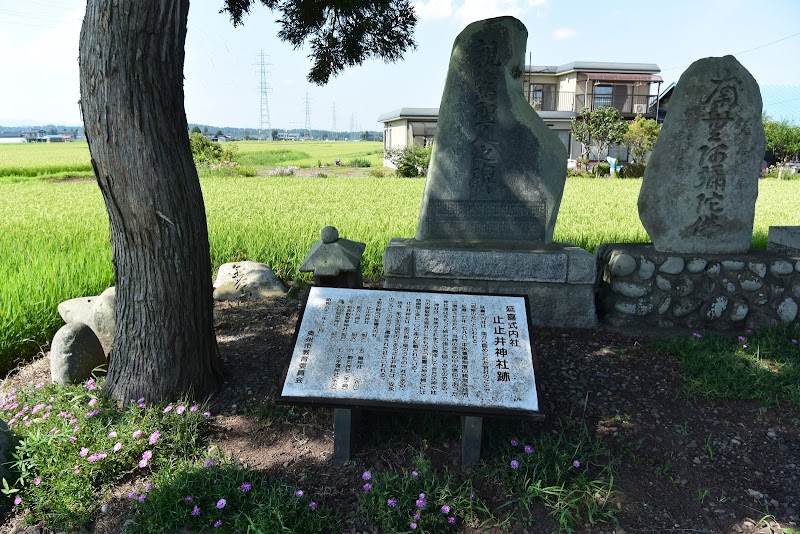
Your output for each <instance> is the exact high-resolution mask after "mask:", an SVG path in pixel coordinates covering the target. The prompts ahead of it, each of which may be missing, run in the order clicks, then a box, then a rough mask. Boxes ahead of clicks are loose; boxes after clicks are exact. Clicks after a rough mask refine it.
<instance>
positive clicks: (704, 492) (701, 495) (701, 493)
mask: <svg viewBox="0 0 800 534" xmlns="http://www.w3.org/2000/svg"><path fill="white" fill-rule="evenodd" d="M710 496H711V492H710V491H709V490H708V488H703V489H701V490H697V500H698V501H699V502H700V504H703V503H704V502H705V501H706V499H708V498H709V497H710Z"/></svg>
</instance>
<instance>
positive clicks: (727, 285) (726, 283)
mask: <svg viewBox="0 0 800 534" xmlns="http://www.w3.org/2000/svg"><path fill="white" fill-rule="evenodd" d="M720 283H722V289H724V290H725V291H727V292H728V293H736V284H734V283H733V282H731V281H730V280H728V279H727V278H723V279H722V280H720Z"/></svg>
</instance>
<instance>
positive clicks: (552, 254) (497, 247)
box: [383, 238, 597, 328]
mask: <svg viewBox="0 0 800 534" xmlns="http://www.w3.org/2000/svg"><path fill="white" fill-rule="evenodd" d="M383 270H384V275H385V281H384V287H385V288H387V289H406V290H423V291H444V292H457V293H482V294H495V295H525V296H527V297H528V306H529V311H530V320H531V324H533V325H535V326H560V327H578V328H594V327H596V326H597V313H596V311H595V304H594V283H595V279H596V273H597V264H596V261H595V257H594V255H592V254H590V253H589V252H587V251H585V250H583V249H581V248H578V247H576V246H574V245H571V244H565V243H560V244H558V243H554V244H551V245H544V244H537V243H528V242H501V241H497V242H463V243H454V242H453V241H446V242H445V241H418V240H416V239H400V238H393V239H392V240H391V241H390V242H389V246H388V247H387V248H386V251H385V252H384V253H383Z"/></svg>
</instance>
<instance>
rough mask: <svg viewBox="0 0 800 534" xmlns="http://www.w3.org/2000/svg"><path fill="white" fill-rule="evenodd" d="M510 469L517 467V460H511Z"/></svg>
mask: <svg viewBox="0 0 800 534" xmlns="http://www.w3.org/2000/svg"><path fill="white" fill-rule="evenodd" d="M511 469H519V462H518V461H516V460H511Z"/></svg>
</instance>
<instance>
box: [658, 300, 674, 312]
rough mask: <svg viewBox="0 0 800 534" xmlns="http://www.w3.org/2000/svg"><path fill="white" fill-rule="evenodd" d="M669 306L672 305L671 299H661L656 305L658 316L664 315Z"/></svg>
mask: <svg viewBox="0 0 800 534" xmlns="http://www.w3.org/2000/svg"><path fill="white" fill-rule="evenodd" d="M670 304H672V297H669V296H666V297H664V298H663V299H661V303H660V304H659V305H658V314H659V315H664V314H665V313H667V310H668V309H669V306H670Z"/></svg>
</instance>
